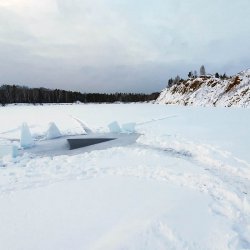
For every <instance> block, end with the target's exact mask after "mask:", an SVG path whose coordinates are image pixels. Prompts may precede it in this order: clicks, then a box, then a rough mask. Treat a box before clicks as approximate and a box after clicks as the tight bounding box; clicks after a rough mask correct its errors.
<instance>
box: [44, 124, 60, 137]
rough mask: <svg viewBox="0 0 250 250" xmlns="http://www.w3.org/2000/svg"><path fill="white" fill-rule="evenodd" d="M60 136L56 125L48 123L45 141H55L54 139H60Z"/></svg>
mask: <svg viewBox="0 0 250 250" xmlns="http://www.w3.org/2000/svg"><path fill="white" fill-rule="evenodd" d="M61 136H62V134H61V132H60V131H59V129H58V127H57V126H56V124H55V123H54V122H50V123H49V128H48V130H47V133H46V138H47V139H55V138H58V137H61Z"/></svg>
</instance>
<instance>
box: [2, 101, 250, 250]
mask: <svg viewBox="0 0 250 250" xmlns="http://www.w3.org/2000/svg"><path fill="white" fill-rule="evenodd" d="M72 117H75V118H78V119H81V120H83V121H85V122H86V123H87V124H88V126H89V127H90V128H92V129H93V130H94V132H96V133H105V132H108V129H107V125H108V124H109V123H110V122H112V121H114V120H116V121H118V122H119V123H120V124H122V123H127V122H136V123H137V124H138V125H137V126H136V130H137V132H138V133H139V134H140V136H139V138H138V139H137V141H136V142H133V143H128V144H127V145H126V144H123V145H115V144H114V145H113V146H112V147H106V148H99V150H93V151H90V150H88V151H86V152H84V150H83V151H82V152H81V151H79V154H75V155H67V154H65V152H64V155H56V156H53V155H51V154H48V155H47V156H46V155H42V156H41V155H40V156H38V155H35V154H34V153H31V152H24V151H23V152H22V155H21V156H20V157H18V158H16V159H14V160H13V159H11V158H9V157H4V158H3V159H2V165H3V166H2V167H1V168H0V248H1V249H4V250H5V249H11V250H13V249H18V250H19V249H25V250H27V249H148V250H152V249H250V150H249V148H250V129H249V128H250V110H249V109H241V108H237V109H234V108H230V109H229V108H198V107H177V106H165V105H153V104H124V105H123V104H116V105H44V106H25V105H24V106H7V107H1V108H0V118H1V123H0V144H11V143H15V140H16V139H18V137H19V133H20V125H21V124H22V122H23V121H25V122H27V123H28V125H29V126H30V128H31V132H32V134H33V136H34V137H36V138H37V139H41V138H43V137H44V135H45V131H46V127H47V126H48V123H49V122H55V123H56V125H57V126H58V127H59V129H60V131H61V132H62V134H63V135H65V136H66V135H67V136H68V135H75V134H82V133H83V130H82V127H81V126H80V124H79V123H78V122H76V120H75V119H73V118H72ZM152 121H153V122H152Z"/></svg>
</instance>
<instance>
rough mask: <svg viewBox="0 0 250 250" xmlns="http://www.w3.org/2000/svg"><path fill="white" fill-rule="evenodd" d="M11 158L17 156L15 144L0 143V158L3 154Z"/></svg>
mask: <svg viewBox="0 0 250 250" xmlns="http://www.w3.org/2000/svg"><path fill="white" fill-rule="evenodd" d="M8 155H9V156H11V157H13V158H15V157H17V156H18V147H17V146H16V145H0V158H1V157H5V156H8Z"/></svg>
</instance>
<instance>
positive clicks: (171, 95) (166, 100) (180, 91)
mask: <svg viewBox="0 0 250 250" xmlns="http://www.w3.org/2000/svg"><path fill="white" fill-rule="evenodd" d="M156 103H162V104H181V105H193V106H222V107H231V106H234V107H250V69H248V70H245V71H242V72H240V73H238V74H237V75H235V76H232V77H226V78H223V79H222V78H216V77H215V76H210V75H208V76H201V77H197V78H190V79H188V80H184V81H181V82H180V83H179V84H175V85H173V86H172V87H170V88H166V89H164V90H163V91H162V92H161V94H160V96H159V97H158V98H157V100H156Z"/></svg>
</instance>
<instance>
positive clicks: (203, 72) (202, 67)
mask: <svg viewBox="0 0 250 250" xmlns="http://www.w3.org/2000/svg"><path fill="white" fill-rule="evenodd" d="M200 75H201V76H205V75H206V70H205V66H204V65H201V67H200Z"/></svg>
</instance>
